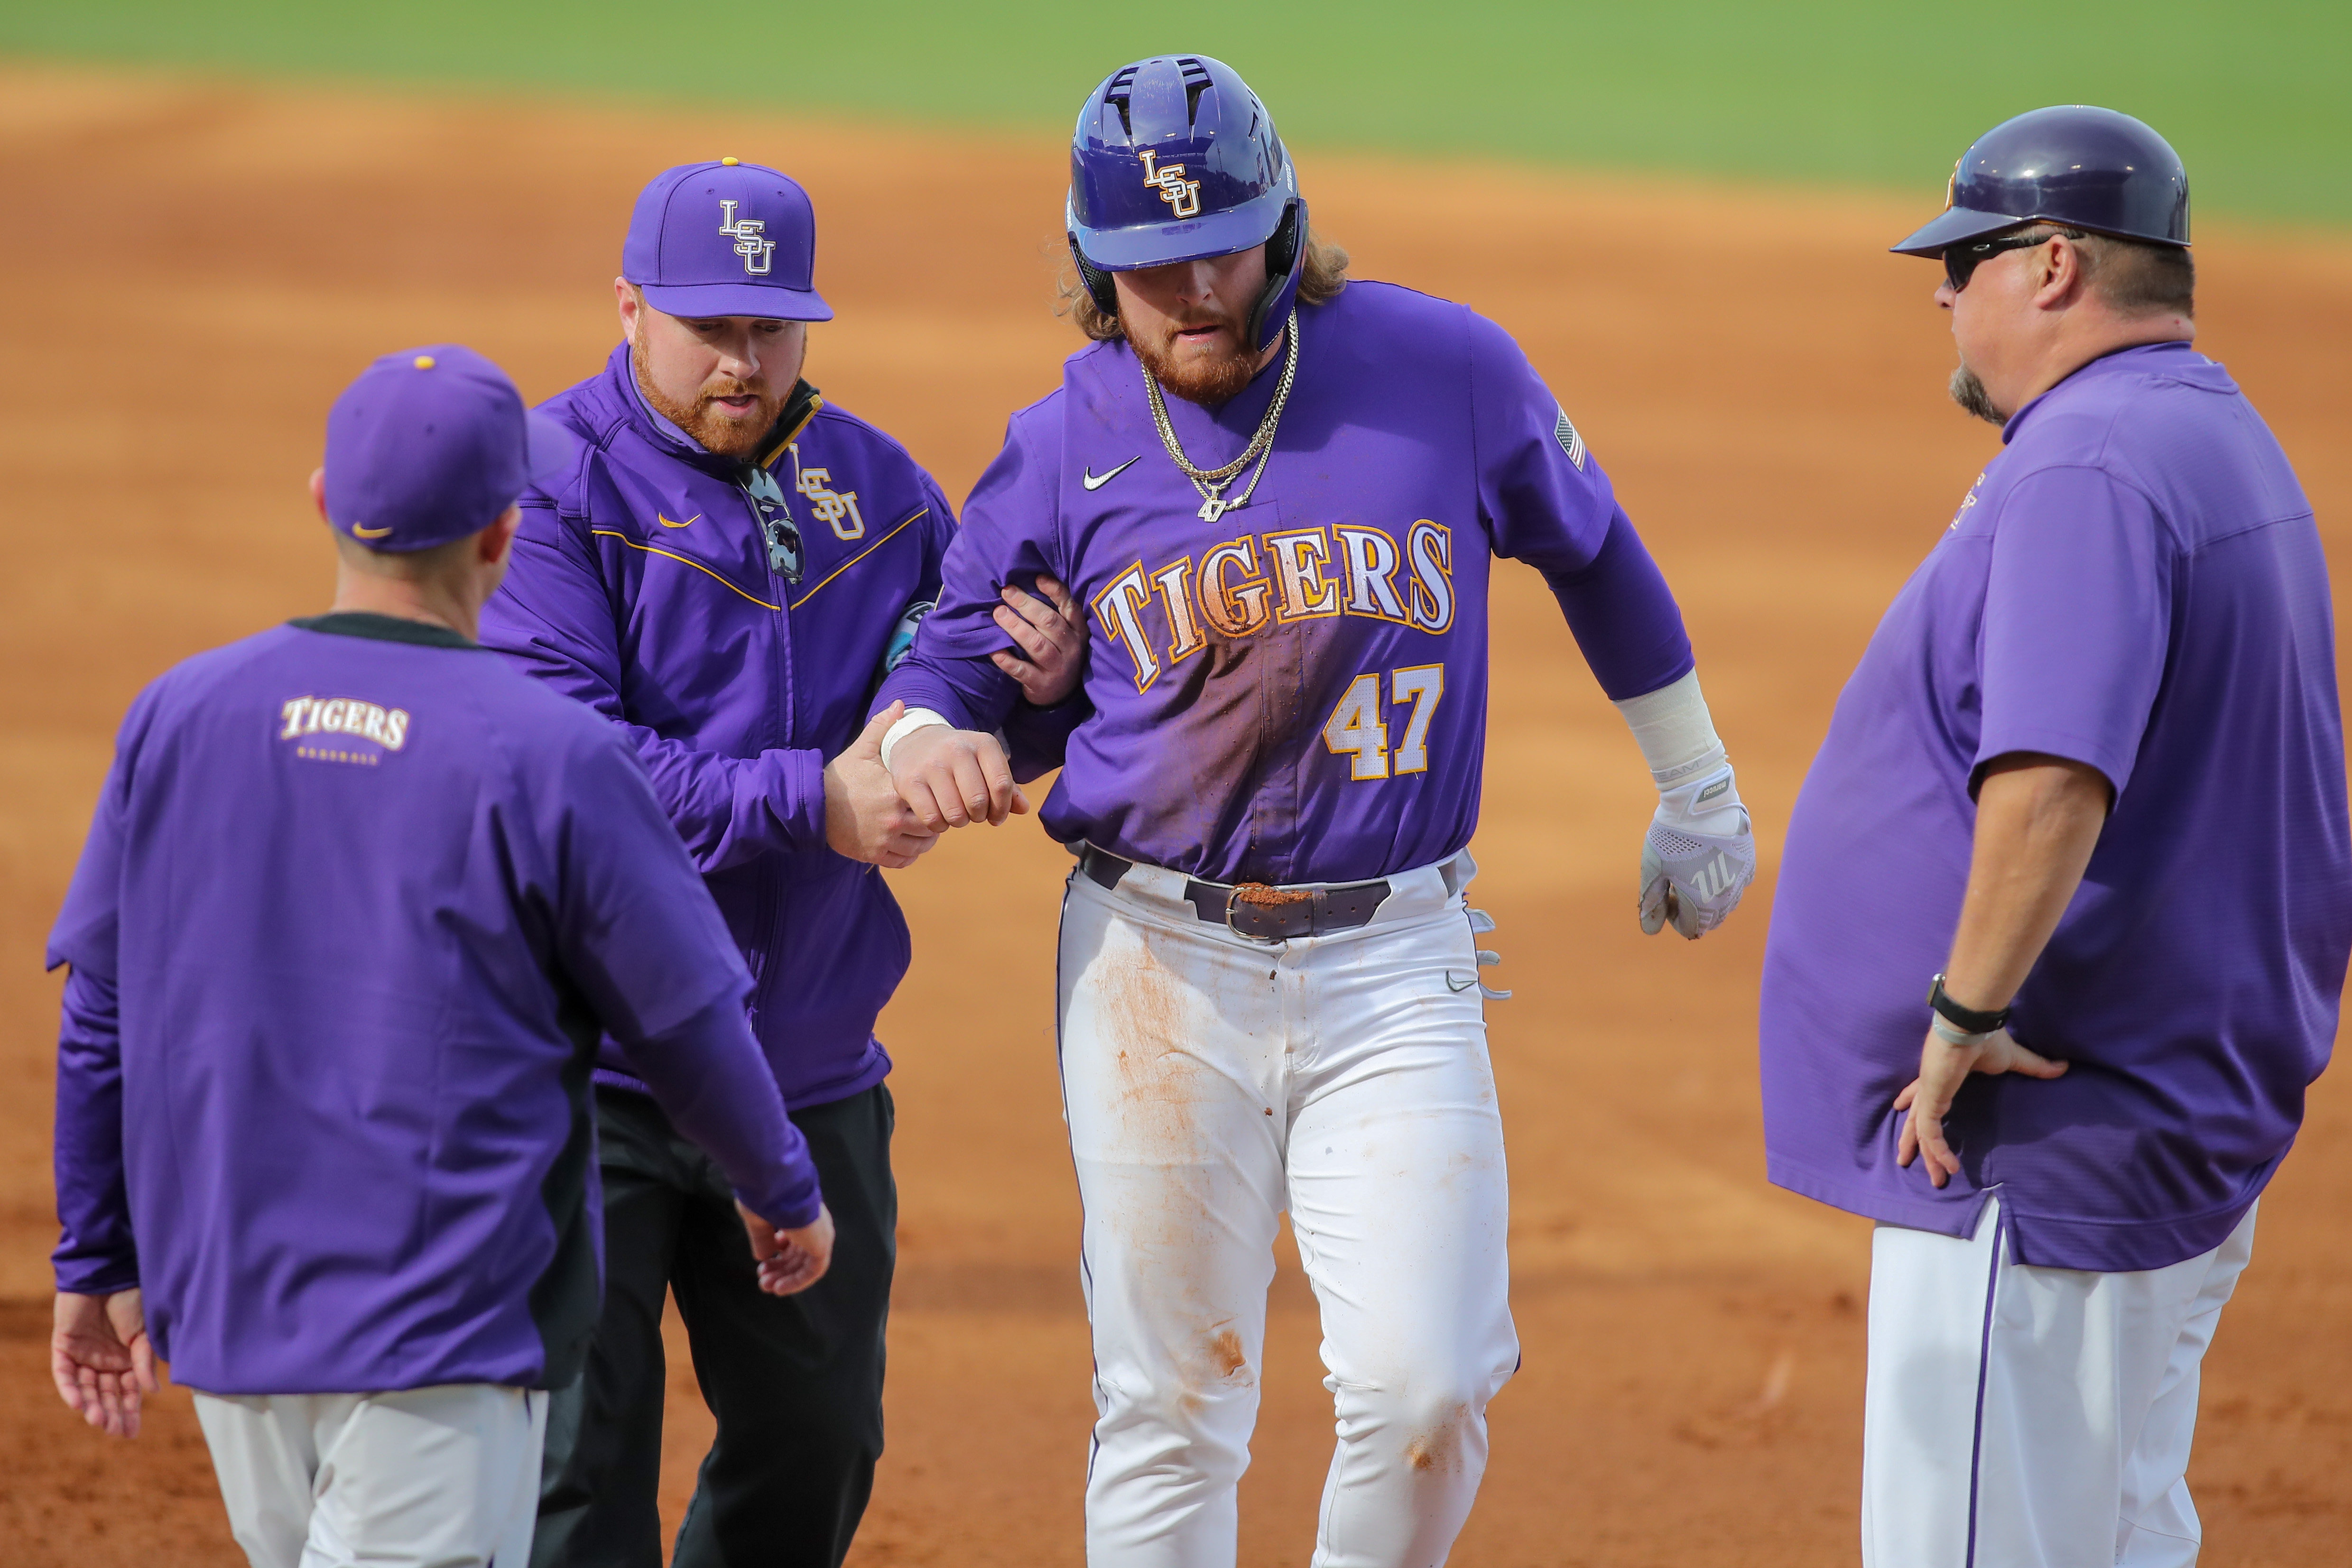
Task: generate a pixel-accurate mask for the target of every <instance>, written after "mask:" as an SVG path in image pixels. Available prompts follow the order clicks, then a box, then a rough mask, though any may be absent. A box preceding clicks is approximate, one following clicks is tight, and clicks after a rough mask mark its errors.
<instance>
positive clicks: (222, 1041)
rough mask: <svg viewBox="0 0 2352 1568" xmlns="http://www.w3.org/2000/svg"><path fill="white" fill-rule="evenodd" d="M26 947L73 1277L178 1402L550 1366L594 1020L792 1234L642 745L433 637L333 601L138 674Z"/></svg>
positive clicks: (768, 1134) (784, 1179) (528, 1379)
mask: <svg viewBox="0 0 2352 1568" xmlns="http://www.w3.org/2000/svg"><path fill="white" fill-rule="evenodd" d="M48 958H49V963H50V964H51V966H53V967H54V966H56V965H58V964H70V965H72V966H73V968H74V973H73V976H72V977H71V982H70V984H69V986H68V993H67V996H68V1009H67V1024H66V1029H65V1031H64V1035H63V1038H62V1040H61V1042H60V1048H59V1063H58V1152H57V1160H58V1208H59V1211H60V1218H62V1219H63V1221H64V1224H65V1238H64V1240H63V1242H62V1243H61V1244H60V1246H59V1248H58V1258H57V1267H58V1288H59V1289H60V1290H65V1291H83V1292H89V1293H100V1292H104V1291H115V1290H121V1289H123V1288H125V1287H126V1286H129V1285H131V1284H137V1285H138V1286H140V1287H141V1288H142V1290H143V1291H144V1292H145V1300H146V1311H147V1322H148V1326H149V1328H150V1329H151V1330H152V1333H153V1334H154V1338H155V1343H156V1347H157V1350H158V1352H159V1353H160V1354H163V1355H164V1356H166V1357H168V1358H169V1359H170V1360H171V1361H172V1362H173V1373H174V1375H175V1376H176V1377H177V1378H178V1379H179V1380H180V1381H181V1382H183V1383H187V1384H190V1385H194V1386H195V1387H198V1388H202V1389H205V1390H207V1391H210V1392H213V1393H217V1394H271V1393H341V1392H366V1391H371V1390H384V1389H395V1388H412V1387H419V1386H424V1385H430V1384H441V1383H469V1382H490V1383H504V1384H513V1385H540V1386H554V1385H561V1384H562V1383H564V1382H566V1381H568V1380H569V1379H570V1378H571V1377H572V1375H574V1374H575V1373H576V1371H577V1370H578V1368H579V1366H580V1364H581V1357H582V1355H583V1351H584V1348H585V1344H586V1341H587V1338H588V1334H589V1331H590V1330H591V1328H592V1327H593V1323H594V1319H595V1313H596V1310H597V1264H596V1259H597V1255H598V1250H599V1243H600V1242H601V1238H602V1230H601V1228H600V1227H599V1226H598V1225H597V1223H596V1216H595V1205H594V1197H595V1186H594V1173H593V1164H592V1158H591V1156H592V1154H593V1146H594V1139H593V1128H592V1124H591V1120H590V1116H589V1090H588V1074H589V1071H590V1066H591V1063H592V1061H593V1049H594V1041H595V1040H596V1037H597V1032H598V1026H599V1025H600V1024H601V1025H602V1026H603V1027H604V1028H607V1029H610V1030H612V1031H613V1032H614V1033H615V1034H617V1035H618V1036H620V1037H621V1038H622V1039H624V1040H630V1041H632V1042H635V1043H636V1044H637V1045H638V1046H639V1047H640V1054H641V1055H642V1056H643V1057H645V1058H646V1059H647V1061H648V1062H649V1068H648V1076H649V1077H652V1078H655V1079H656V1082H657V1083H658V1085H659V1086H660V1087H661V1088H662V1089H663V1091H664V1100H665V1103H666V1104H667V1105H668V1106H669V1107H670V1108H671V1109H672V1110H673V1112H674V1113H677V1114H678V1115H679V1117H680V1119H681V1121H682V1122H683V1123H684V1124H688V1125H691V1126H693V1127H695V1128H696V1129H697V1131H698V1132H699V1133H701V1134H704V1135H705V1136H706V1138H708V1139H709V1140H710V1142H711V1146H712V1148H713V1152H714V1153H715V1154H716V1155H718V1156H719V1159H720V1161H721V1163H722V1165H723V1166H725V1167H726V1168H727V1169H728V1170H729V1171H730V1174H731V1175H733V1176H735V1178H736V1179H737V1180H738V1182H739V1183H745V1182H746V1181H747V1178H748V1181H749V1185H746V1186H743V1187H742V1194H743V1196H744V1197H746V1198H747V1199H748V1200H750V1201H751V1202H752V1203H754V1204H755V1205H756V1206H758V1207H759V1208H760V1211H761V1212H762V1213H765V1214H768V1215H769V1216H770V1217H771V1218H775V1219H777V1220H778V1221H779V1222H780V1223H784V1224H801V1223H806V1222H807V1220H809V1219H810V1218H814V1213H815V1209H816V1199H817V1195H816V1183H815V1176H814V1169H813V1167H812V1166H811V1165H810V1164H809V1161H808V1156H807V1150H806V1147H805V1145H803V1143H802V1141H801V1139H800V1136H799V1134H797V1133H796V1132H795V1131H794V1130H793V1127H792V1125H791V1124H790V1123H789V1122H787V1121H786V1120H785V1119H784V1107H783V1104H782V1102H781V1100H779V1099H778V1098H777V1096H776V1092H775V1089H774V1086H773V1083H772V1080H771V1079H770V1077H769V1075H768V1074H767V1072H766V1071H765V1069H764V1064H763V1063H762V1061H761V1059H760V1056H759V1053H758V1051H757V1050H756V1049H755V1048H754V1046H753V1044H752V1042H751V1037H750V1032H749V1030H748V1029H747V1028H746V1027H745V1025H744V1022H743V1014H742V1002H743V998H744V996H745V994H746V992H747V991H748V990H749V988H750V977H748V976H747V975H746V974H745V973H744V972H743V967H742V965H741V964H740V962H739V961H738V960H737V958H736V957H735V955H734V953H733V951H732V949H731V948H730V946H729V945H728V943H727V941H726V939H725V935H724V931H723V928H722V927H721V925H720V923H719V914H718V911H717V910H715V909H714V908H712V907H711V903H710V899H709V894H706V893H705V892H704V891H703V889H702V885H701V882H700V879H699V878H698V877H697V876H696V875H695V874H694V871H693V868H692V867H691V866H690V865H689V864H688V862H687V860H686V857H685V854H684V853H683V852H682V851H681V850H680V849H679V847H678V844H677V836H676V834H674V833H673V832H672V831H670V828H669V824H668V822H667V820H666V819H665V818H664V816H663V815H662V812H661V809H660V807H659V806H658V805H657V804H656V802H655V800H654V798H653V794H652V792H651V791H650V790H649V789H646V781H645V776H644V774H643V773H642V772H641V771H640V770H639V768H637V765H636V762H635V758H633V757H631V756H630V754H629V752H628V749H627V747H625V745H624V744H623V742H622V740H621V737H619V736H617V735H616V734H615V733H614V730H613V729H612V727H610V726H609V725H606V724H604V723H603V722H601V721H600V720H598V719H596V718H594V717H593V716H592V715H590V714H588V713H587V712H586V711H585V710H583V709H582V708H580V707H578V706H574V705H572V704H571V703H567V702H564V701H562V700H561V699H559V698H557V697H555V696H554V695H551V694H550V693H548V692H546V691H544V690H542V689H541V688H540V687H539V686H538V685H535V684H534V683H532V682H530V681H528V680H525V679H523V678H522V677H521V676H520V675H518V674H515V673H514V672H513V671H511V670H509V669H508V668H506V667H505V665H504V664H502V663H501V662H500V661H499V660H498V659H497V658H495V657H493V656H492V655H490V654H488V653H485V652H483V651H482V650H481V649H479V648H478V647H476V646H475V645H474V644H472V643H467V642H466V641H465V640H464V639H463V638H460V637H458V636H457V634H456V633H455V632H446V631H443V630H441V629H440V628H438V627H430V626H425V625H424V624H422V623H420V622H401V621H392V620H387V619H385V618H383V617H380V616H371V615H333V616H327V617H323V618H321V619H320V620H317V621H311V622H297V623H295V625H293V626H288V627H280V628H278V629H277V630H274V631H269V632H263V633H261V634H260V635H258V636H256V637H250V638H247V640H245V641H244V642H241V643H234V644H232V645H231V646H229V647H226V648H222V649H218V650H215V652H213V653H205V654H202V655H199V656H198V657H196V658H194V659H191V660H189V661H188V662H187V663H185V664H181V665H179V666H178V667H177V668H175V669H173V670H172V671H171V672H169V673H168V674H165V675H163V677H162V678H161V679H159V680H157V681H156V682H155V683H154V684H153V685H151V686H149V687H148V688H147V689H146V690H145V691H144V692H142V694H141V695H140V696H139V699H138V700H137V702H135V703H134V704H133V705H132V706H131V713H130V716H129V717H128V718H126V719H125V720H124V722H123V727H122V733H121V739H120V741H119V744H118V747H117V750H116V756H115V762H114V768H113V770H112V772H111V773H110V775H109V776H108V779H107V782H106V787H105V790H104V792H103V794H102V795H101V797H100V802H99V808H98V812H97V817H96V821H95V822H94V824H93V826H92V828H91V830H90V837H89V845H88V847H87V848H86V849H85V850H84V852H83V854H82V859H81V863H80V866H79V869H78V870H77V871H76V873H75V875H74V881H73V885H72V889H71V891H70V892H69V893H68V895H67V899H66V904H65V909H64V911H63V913H62V914H61V915H59V916H58V925H57V929H56V931H55V932H54V934H53V935H52V936H51V937H50V941H49V949H48ZM118 1008H119V1011H118V1010H117V1009H118Z"/></svg>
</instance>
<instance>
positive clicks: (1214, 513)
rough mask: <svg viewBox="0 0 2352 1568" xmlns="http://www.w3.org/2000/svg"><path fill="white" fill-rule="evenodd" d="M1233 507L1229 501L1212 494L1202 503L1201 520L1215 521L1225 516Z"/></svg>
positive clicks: (1205, 521) (1206, 521)
mask: <svg viewBox="0 0 2352 1568" xmlns="http://www.w3.org/2000/svg"><path fill="white" fill-rule="evenodd" d="M1231 509H1232V507H1231V504H1230V503H1229V502H1225V501H1221V500H1219V499H1218V498H1217V497H1214V496H1212V497H1209V498H1208V499H1207V500H1205V501H1203V502H1202V503H1201V520H1202V522H1204V523H1213V522H1215V521H1216V520H1217V519H1218V518H1219V517H1223V516H1224V515H1225V513H1226V512H1228V511H1229V510H1231Z"/></svg>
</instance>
